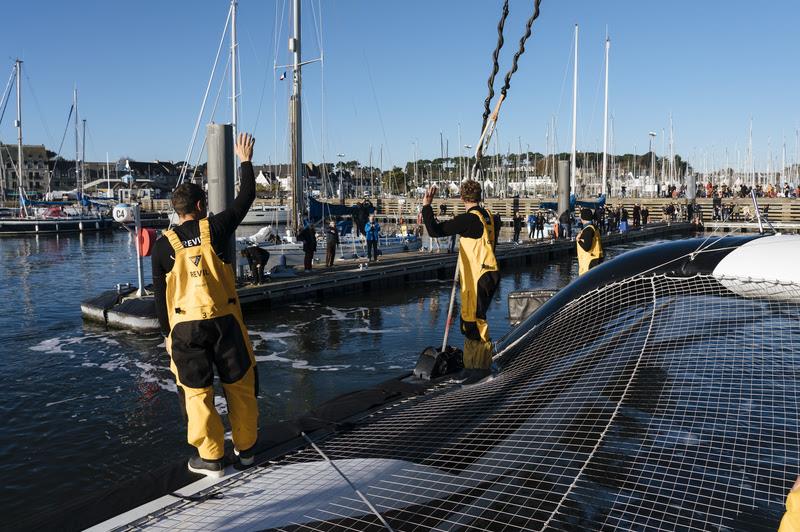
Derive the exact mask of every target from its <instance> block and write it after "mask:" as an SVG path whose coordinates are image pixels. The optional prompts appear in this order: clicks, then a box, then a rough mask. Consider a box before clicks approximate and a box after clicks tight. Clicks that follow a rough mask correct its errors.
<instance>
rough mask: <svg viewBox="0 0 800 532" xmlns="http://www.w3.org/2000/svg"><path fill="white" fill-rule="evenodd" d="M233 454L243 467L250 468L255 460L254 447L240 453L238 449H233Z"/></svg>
mask: <svg viewBox="0 0 800 532" xmlns="http://www.w3.org/2000/svg"><path fill="white" fill-rule="evenodd" d="M233 454H235V455H236V456H238V457H239V463H240V464H242V465H243V466H244V467H250V466H251V465H253V462H254V461H255V459H256V453H255V445H254V446H252V447H250V448H249V449H247V450H246V451H240V450H239V449H236V448H234V449H233Z"/></svg>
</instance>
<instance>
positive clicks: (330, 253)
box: [325, 220, 339, 268]
mask: <svg viewBox="0 0 800 532" xmlns="http://www.w3.org/2000/svg"><path fill="white" fill-rule="evenodd" d="M338 244H339V231H338V230H337V229H336V222H335V221H333V220H331V221H330V223H329V224H328V227H326V228H325V267H326V268H331V267H333V260H334V258H335V257H336V246H337V245H338Z"/></svg>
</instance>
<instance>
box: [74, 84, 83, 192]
mask: <svg viewBox="0 0 800 532" xmlns="http://www.w3.org/2000/svg"><path fill="white" fill-rule="evenodd" d="M72 108H73V109H74V111H75V115H74V117H73V121H74V125H75V190H77V192H78V195H79V196H80V195H81V194H83V183H81V168H80V166H79V165H78V159H80V156H81V151H80V135H79V134H78V88H77V87H75V88H74V89H73V90H72Z"/></svg>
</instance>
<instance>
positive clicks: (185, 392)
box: [153, 134, 258, 478]
mask: <svg viewBox="0 0 800 532" xmlns="http://www.w3.org/2000/svg"><path fill="white" fill-rule="evenodd" d="M253 144H254V140H253V138H252V137H251V136H250V135H247V134H241V135H239V138H238V139H237V142H236V153H237V155H238V156H239V159H240V160H241V161H242V166H241V187H240V191H239V195H238V196H237V197H236V199H235V200H234V202H233V204H232V205H231V206H230V207H229V208H228V209H226V210H224V211H223V212H221V213H218V214H216V215H213V216H211V217H207V213H206V199H205V193H204V192H203V189H202V188H200V187H199V186H197V185H195V184H194V183H184V184H182V185H180V186H179V187H177V188H176V189H175V191H174V192H173V195H172V205H173V207H174V208H175V212H176V213H177V214H178V216H179V217H180V222H181V224H180V225H178V226H177V227H175V229H174V230H171V231H165V232H164V235H163V236H162V237H161V238H160V239H159V240H158V241H156V244H155V247H154V250H153V288H154V292H155V299H156V313H157V315H158V318H159V321H160V323H161V328H162V332H164V333H165V334H166V335H167V337H166V348H167V352H168V353H169V354H170V369H171V370H172V373H173V374H174V375H175V380H176V382H177V385H178V394H179V396H180V397H181V399H182V400H183V406H184V411H185V414H186V417H187V422H188V428H187V439H188V441H189V443H190V444H191V445H193V446H194V447H196V448H197V452H198V454H197V456H192V457H191V458H190V459H189V464H188V466H189V469H190V470H191V471H193V472H195V473H200V474H203V475H206V476H211V477H217V478H218V477H221V476H222V475H223V474H224V463H223V458H224V455H225V439H224V434H225V430H224V428H223V424H222V419H221V418H220V415H219V413H218V412H217V410H216V408H215V406H214V387H213V384H214V372H215V370H216V374H217V376H218V377H219V380H220V382H221V383H222V387H223V390H224V392H225V399H226V400H227V405H228V420H229V421H230V425H231V433H232V438H233V444H234V453H236V454H237V455H238V456H239V459H240V461H241V463H242V465H245V466H247V465H251V464H252V463H253V460H254V448H255V444H256V440H257V435H258V403H257V401H256V396H257V393H258V375H257V370H256V361H255V357H254V356H253V347H252V345H251V344H250V338H249V337H248V334H247V328H246V327H245V325H244V322H243V320H242V310H241V307H240V305H239V298H238V295H237V293H236V285H235V279H234V272H233V268H232V267H231V265H230V264H229V263H226V262H224V261H223V259H222V258H221V257H222V256H223V255H224V253H225V251H226V248H227V247H228V243H229V242H230V239H231V238H232V236H233V235H234V232H235V230H236V227H237V226H238V225H239V223H241V221H242V219H243V218H244V216H245V214H247V210H248V209H249V208H250V205H251V204H252V203H253V200H254V199H255V176H254V175H253V166H252V164H251V162H250V160H251V157H252V155H253ZM230 259H232V260H235V257H231V258H230Z"/></svg>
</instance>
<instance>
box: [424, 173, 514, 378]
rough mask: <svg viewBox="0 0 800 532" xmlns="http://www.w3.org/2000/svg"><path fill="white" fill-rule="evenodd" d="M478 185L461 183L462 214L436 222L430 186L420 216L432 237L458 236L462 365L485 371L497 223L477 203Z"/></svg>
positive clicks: (495, 283)
mask: <svg viewBox="0 0 800 532" xmlns="http://www.w3.org/2000/svg"><path fill="white" fill-rule="evenodd" d="M481 195H482V194H481V185H480V183H478V182H477V181H466V182H465V183H464V184H463V185H462V186H461V200H462V201H463V202H464V210H465V211H466V212H464V214H459V215H458V216H455V217H454V218H452V219H450V220H448V221H446V222H441V223H439V222H438V221H437V220H436V218H435V216H434V213H433V208H432V207H431V202H432V201H433V198H434V197H435V196H436V187H435V186H433V187H431V188H430V189H429V190H428V192H427V193H426V194H425V197H424V198H423V200H422V218H423V220H424V221H425V228H426V229H427V230H428V234H429V235H430V236H431V237H433V238H440V237H444V236H451V235H460V236H461V238H460V239H459V250H458V268H459V280H460V283H461V332H462V333H463V334H464V336H465V338H464V368H465V369H477V370H488V369H489V368H490V366H491V365H492V354H493V352H494V348H493V345H492V340H491V337H490V336H489V324H488V323H487V321H486V312H487V311H488V310H489V305H490V304H491V302H492V297H494V293H495V291H496V290H497V287H498V286H499V284H500V270H499V268H498V265H497V258H496V257H495V253H494V250H495V247H496V245H497V236H498V234H499V232H500V222H499V220H498V219H497V217H495V216H494V215H493V214H492V213H491V212H489V210H487V209H485V208H484V207H481V206H480V202H481V199H482V198H481Z"/></svg>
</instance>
